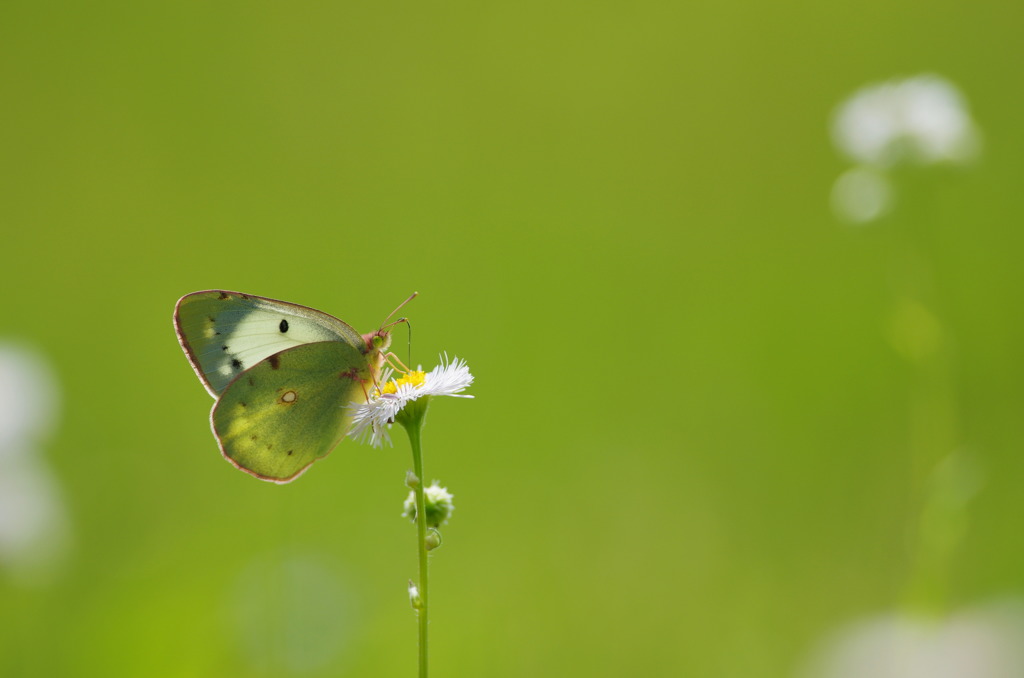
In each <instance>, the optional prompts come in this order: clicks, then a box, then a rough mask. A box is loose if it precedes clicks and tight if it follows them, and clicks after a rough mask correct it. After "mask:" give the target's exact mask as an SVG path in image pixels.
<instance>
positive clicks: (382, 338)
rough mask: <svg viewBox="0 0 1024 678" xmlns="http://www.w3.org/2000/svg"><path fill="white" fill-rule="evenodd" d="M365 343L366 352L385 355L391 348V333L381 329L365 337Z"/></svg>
mask: <svg viewBox="0 0 1024 678" xmlns="http://www.w3.org/2000/svg"><path fill="white" fill-rule="evenodd" d="M363 341H365V342H366V350H367V351H368V352H369V353H374V352H378V353H383V352H384V351H386V350H388V347H389V346H391V332H390V331H389V330H387V329H385V328H382V329H379V330H377V331H376V332H370V333H369V334H364V335H363Z"/></svg>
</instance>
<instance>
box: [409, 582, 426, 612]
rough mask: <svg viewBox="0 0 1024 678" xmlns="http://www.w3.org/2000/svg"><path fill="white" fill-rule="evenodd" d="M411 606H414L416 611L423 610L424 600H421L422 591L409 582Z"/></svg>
mask: <svg viewBox="0 0 1024 678" xmlns="http://www.w3.org/2000/svg"><path fill="white" fill-rule="evenodd" d="M409 604H410V605H412V609H414V610H422V609H423V599H422V598H420V590H419V589H418V588H416V584H414V583H413V582H412V579H410V580H409Z"/></svg>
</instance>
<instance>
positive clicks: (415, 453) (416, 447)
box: [405, 421, 428, 678]
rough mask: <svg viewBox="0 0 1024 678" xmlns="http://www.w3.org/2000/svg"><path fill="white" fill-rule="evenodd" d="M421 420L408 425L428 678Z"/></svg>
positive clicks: (423, 673)
mask: <svg viewBox="0 0 1024 678" xmlns="http://www.w3.org/2000/svg"><path fill="white" fill-rule="evenodd" d="M420 423H421V422H420V421H417V422H415V423H413V424H412V425H410V426H406V427H405V430H406V432H407V433H408V434H409V445H410V446H411V447H412V464H413V473H415V474H416V477H417V478H419V482H418V483H417V484H416V489H415V492H416V537H417V538H416V544H417V547H418V549H419V561H420V581H419V593H420V600H421V601H422V605H421V607H420V608H419V609H418V610H417V611H416V613H417V617H418V618H419V638H420V642H419V646H420V652H419V654H420V678H427V600H428V594H427V502H426V497H425V496H424V493H423V485H424V483H425V482H426V480H425V478H424V476H423V452H422V450H421V448H420Z"/></svg>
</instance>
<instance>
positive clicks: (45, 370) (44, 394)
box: [0, 344, 57, 457]
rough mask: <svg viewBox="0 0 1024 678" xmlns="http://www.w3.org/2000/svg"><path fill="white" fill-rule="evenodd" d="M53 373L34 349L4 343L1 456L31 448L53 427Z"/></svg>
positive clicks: (0, 346)
mask: <svg viewBox="0 0 1024 678" xmlns="http://www.w3.org/2000/svg"><path fill="white" fill-rule="evenodd" d="M56 403H57V383H56V379H54V376H53V372H52V371H51V370H50V368H49V366H48V365H47V364H46V363H45V361H44V360H43V359H42V358H41V357H40V356H39V355H37V354H36V353H35V352H34V351H30V350H28V349H26V348H22V347H19V346H15V345H11V344H0V457H2V456H3V455H5V454H13V453H15V452H16V451H17V450H19V449H24V448H26V447H28V445H27V443H31V442H34V441H36V440H37V439H39V438H43V437H45V436H46V434H48V433H49V432H50V429H52V428H53V422H54V419H55V418H56V410H57V405H56Z"/></svg>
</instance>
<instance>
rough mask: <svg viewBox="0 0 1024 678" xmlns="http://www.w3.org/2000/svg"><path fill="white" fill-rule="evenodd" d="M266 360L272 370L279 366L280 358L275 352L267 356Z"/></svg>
mask: <svg viewBox="0 0 1024 678" xmlns="http://www.w3.org/2000/svg"><path fill="white" fill-rule="evenodd" d="M267 362H268V363H270V369H272V370H276V369H277V368H278V367H280V366H281V358H280V357H279V356H278V355H277V354H276V353H275V354H274V355H272V356H270V357H269V358H267Z"/></svg>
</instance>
